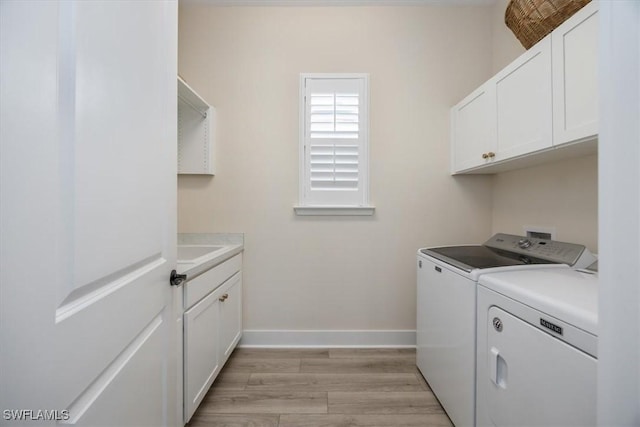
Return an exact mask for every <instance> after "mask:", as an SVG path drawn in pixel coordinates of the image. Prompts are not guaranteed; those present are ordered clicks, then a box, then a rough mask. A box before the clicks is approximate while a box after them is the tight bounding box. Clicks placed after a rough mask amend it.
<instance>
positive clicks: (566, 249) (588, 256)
mask: <svg viewBox="0 0 640 427" xmlns="http://www.w3.org/2000/svg"><path fill="white" fill-rule="evenodd" d="M484 245H485V246H488V247H490V248H494V249H499V250H503V251H508V252H514V253H517V254H522V255H527V256H532V257H536V258H540V259H544V260H548V261H553V262H558V263H562V264H567V265H570V266H573V267H576V268H584V267H583V264H586V263H588V264H586V265H590V264H591V263H593V262H594V261H595V259H596V258H595V256H593V254H592V253H591V252H589V250H588V249H587V248H586V247H585V246H583V245H577V244H575V243H566V242H557V241H555V240H547V239H538V238H536V237H523V236H515V235H513V234H503V233H498V234H496V235H494V236H493V237H491V238H490V239H489V240H487V241H486V242H485V243H484Z"/></svg>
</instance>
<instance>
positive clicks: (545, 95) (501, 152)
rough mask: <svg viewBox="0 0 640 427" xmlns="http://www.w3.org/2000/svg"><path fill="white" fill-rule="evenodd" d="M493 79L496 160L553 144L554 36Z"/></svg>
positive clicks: (542, 41) (545, 39) (539, 43)
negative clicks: (552, 50)
mask: <svg viewBox="0 0 640 427" xmlns="http://www.w3.org/2000/svg"><path fill="white" fill-rule="evenodd" d="M494 82H495V83H494V84H495V91H496V110H495V111H496V123H497V130H496V138H497V147H496V155H495V157H494V161H501V160H506V159H509V158H511V157H515V156H520V155H522V154H526V153H530V152H533V151H538V150H541V149H543V148H548V147H551V145H552V142H551V138H552V136H551V134H552V122H551V120H552V118H551V108H550V107H551V37H549V36H547V37H545V38H544V39H542V40H541V41H540V42H538V43H537V44H536V45H535V46H533V47H532V48H531V49H529V50H528V51H527V52H526V53H524V54H523V55H521V56H520V57H519V58H518V59H516V60H515V61H514V62H512V63H511V64H509V65H508V66H507V67H506V68H505V69H503V70H502V71H500V72H499V73H498V74H497V75H496V76H495V78H494Z"/></svg>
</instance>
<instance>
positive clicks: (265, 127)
mask: <svg viewBox="0 0 640 427" xmlns="http://www.w3.org/2000/svg"><path fill="white" fill-rule="evenodd" d="M492 12H493V10H492V8H491V7H438V6H424V7H325V8H322V7H320V8H317V7H263V8H260V7H213V6H210V5H206V4H202V3H200V4H188V5H182V6H181V8H180V34H179V40H180V44H179V70H180V74H181V75H182V76H183V77H184V78H185V79H186V80H187V82H188V83H189V84H190V85H191V86H193V87H194V88H196V89H197V90H198V91H199V92H200V93H201V94H202V95H203V96H204V97H205V98H206V99H207V100H208V101H209V102H210V103H212V104H213V105H215V107H216V109H217V113H218V123H219V130H218V148H217V150H218V153H217V154H218V159H219V161H218V168H217V171H218V173H217V175H216V176H215V177H214V178H207V177H184V176H183V177H180V178H179V194H178V198H179V205H180V209H179V213H178V216H179V231H180V232H235V231H239V232H244V233H246V234H245V258H244V259H245V267H244V268H245V270H244V271H245V273H244V280H245V305H244V308H245V319H244V321H245V323H244V328H245V329H252V330H253V329H301V330H304V329H336V330H337V329H364V330H412V329H415V283H416V277H415V251H416V250H417V249H418V248H419V247H423V246H430V245H440V244H456V243H458V244H459V243H462V242H465V241H467V242H470V243H479V242H482V241H483V240H484V239H486V238H487V237H489V234H490V231H491V203H492V197H491V178H490V177H477V176H476V177H457V178H453V177H451V176H450V175H449V160H450V159H449V108H450V107H451V106H452V105H454V104H455V103H456V102H458V101H459V100H460V99H461V98H462V97H463V96H465V95H466V94H467V93H469V92H470V91H471V90H472V89H474V88H475V87H477V86H478V85H479V84H481V83H482V82H483V81H485V80H486V79H488V78H489V77H490V76H491V74H492V72H491V71H492V70H491V68H492V56H491V44H492V25H491V20H492ZM302 72H318V73H321V72H365V73H370V85H371V114H370V115H371V150H370V158H371V160H370V175H371V200H372V203H373V204H374V205H375V206H376V213H375V215H374V216H373V217H357V218H353V217H351V218H348V217H329V218H326V217H325V218H314V217H296V216H295V215H294V212H293V208H292V207H293V205H294V204H296V202H297V196H298V78H299V73H302Z"/></svg>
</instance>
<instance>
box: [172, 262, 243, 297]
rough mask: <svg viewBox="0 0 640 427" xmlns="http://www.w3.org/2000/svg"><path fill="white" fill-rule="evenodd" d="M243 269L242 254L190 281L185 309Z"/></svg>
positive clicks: (185, 291) (185, 294)
mask: <svg viewBox="0 0 640 427" xmlns="http://www.w3.org/2000/svg"><path fill="white" fill-rule="evenodd" d="M240 268H242V254H238V255H236V256H234V257H233V258H231V259H229V260H227V261H225V262H223V263H222V264H220V265H218V266H216V267H214V268H212V269H211V270H208V271H206V272H204V273H202V274H201V275H200V276H198V277H196V278H194V279H191V280H189V281H188V282H187V283H186V285H185V286H184V308H185V309H188V308H189V307H191V306H192V305H194V304H195V303H197V302H198V301H200V300H201V299H202V298H204V297H205V296H206V295H207V294H208V293H209V292H211V291H213V290H214V289H216V288H217V287H218V286H220V285H221V284H222V283H224V282H225V281H226V280H227V279H229V278H230V277H231V276H233V275H234V274H235V273H236V272H238V271H240Z"/></svg>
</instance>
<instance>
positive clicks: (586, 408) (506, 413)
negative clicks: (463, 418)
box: [476, 268, 598, 427]
mask: <svg viewBox="0 0 640 427" xmlns="http://www.w3.org/2000/svg"><path fill="white" fill-rule="evenodd" d="M597 308H598V278H597V274H594V273H588V272H584V271H576V270H573V269H571V268H561V269H558V268H554V269H538V270H529V271H513V272H500V273H492V274H487V275H484V276H482V277H480V280H479V286H478V325H477V326H478V327H477V339H478V341H477V342H478V345H477V381H476V386H477V393H476V396H477V403H476V422H477V425H478V426H492V427H494V426H497V427H507V426H508V427H516V426H548V427H551V426H595V425H596V406H597V405H596V376H597V369H596V365H597V341H598V338H597V337H598V334H597V325H598V314H597Z"/></svg>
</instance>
